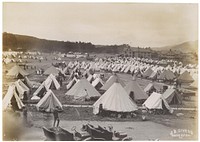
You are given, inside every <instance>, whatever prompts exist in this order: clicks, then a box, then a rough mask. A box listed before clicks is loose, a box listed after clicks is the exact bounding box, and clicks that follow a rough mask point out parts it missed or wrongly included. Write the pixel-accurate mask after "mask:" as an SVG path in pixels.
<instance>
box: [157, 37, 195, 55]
mask: <svg viewBox="0 0 200 142" xmlns="http://www.w3.org/2000/svg"><path fill="white" fill-rule="evenodd" d="M153 49H154V50H157V51H161V50H162V51H166V50H168V51H169V50H170V49H171V50H173V51H175V50H176V51H179V52H183V53H188V52H196V53H198V40H196V41H188V42H184V43H181V44H177V45H171V46H164V47H159V48H153Z"/></svg>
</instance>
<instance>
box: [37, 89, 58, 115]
mask: <svg viewBox="0 0 200 142" xmlns="http://www.w3.org/2000/svg"><path fill="white" fill-rule="evenodd" d="M56 107H58V108H59V109H60V110H62V104H61V103H60V101H59V100H58V98H57V97H56V96H55V94H54V93H53V92H52V91H51V90H50V89H49V90H48V91H47V92H46V94H45V95H44V97H43V98H42V99H41V100H40V101H39V102H38V103H37V105H36V108H37V110H38V111H46V112H53V109H55V108H56Z"/></svg>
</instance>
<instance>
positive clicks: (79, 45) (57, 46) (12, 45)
mask: <svg viewBox="0 0 200 142" xmlns="http://www.w3.org/2000/svg"><path fill="white" fill-rule="evenodd" d="M126 47H127V45H126V44H122V45H102V46H100V48H99V46H96V45H94V44H92V43H90V42H81V41H78V42H70V41H57V40H47V39H39V38H36V37H32V36H26V35H18V34H12V33H6V32H4V33H3V51H7V50H9V49H11V50H13V51H16V50H18V49H20V50H21V51H40V52H62V53H67V52H69V51H73V52H83V53H84V52H88V53H91V52H96V53H114V54H117V53H121V52H122V51H123V49H124V48H126Z"/></svg>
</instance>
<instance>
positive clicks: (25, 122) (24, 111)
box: [23, 106, 28, 125]
mask: <svg viewBox="0 0 200 142" xmlns="http://www.w3.org/2000/svg"><path fill="white" fill-rule="evenodd" d="M27 116H28V110H27V108H26V106H24V108H23V119H24V124H25V125H28V118H27Z"/></svg>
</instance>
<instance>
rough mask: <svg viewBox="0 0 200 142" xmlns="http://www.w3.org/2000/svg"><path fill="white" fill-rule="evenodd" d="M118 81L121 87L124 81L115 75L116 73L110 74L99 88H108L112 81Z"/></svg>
mask: <svg viewBox="0 0 200 142" xmlns="http://www.w3.org/2000/svg"><path fill="white" fill-rule="evenodd" d="M116 81H117V82H119V83H120V84H121V85H122V87H124V86H125V84H124V82H123V81H122V80H121V79H120V78H119V77H118V76H117V75H116V74H113V75H112V76H110V78H109V79H108V80H107V81H106V83H105V84H104V85H103V86H102V87H101V90H104V91H106V90H108V89H109V88H110V87H111V86H112V85H113V83H114V82H116Z"/></svg>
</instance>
